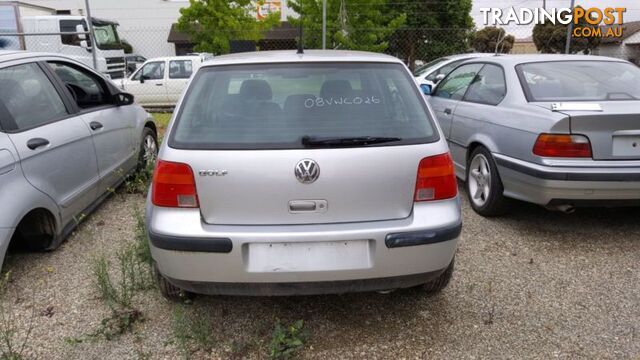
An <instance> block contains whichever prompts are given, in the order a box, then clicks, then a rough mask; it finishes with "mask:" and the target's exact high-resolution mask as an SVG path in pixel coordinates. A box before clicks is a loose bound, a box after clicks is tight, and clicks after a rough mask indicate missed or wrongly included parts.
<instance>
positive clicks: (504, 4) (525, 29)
mask: <svg viewBox="0 0 640 360" xmlns="http://www.w3.org/2000/svg"><path fill="white" fill-rule="evenodd" d="M542 3H543V0H473V10H472V11H471V15H472V16H473V20H474V21H475V23H476V27H478V28H482V27H484V24H483V22H484V19H483V16H482V14H481V13H480V8H485V7H488V8H490V7H493V8H496V7H498V8H502V9H509V8H510V7H511V6H513V7H515V8H516V9H518V8H521V7H526V8H531V9H532V8H539V7H542ZM570 5H571V0H547V9H550V8H568V7H569V6H570ZM578 5H579V6H582V7H584V8H590V7H597V8H607V7H613V8H617V7H624V8H627V12H626V13H625V14H624V21H625V22H629V21H638V20H640V1H639V0H576V6H578ZM531 29H532V26H505V30H506V31H507V32H508V33H511V34H513V35H514V36H515V37H516V38H525V37H529V36H531Z"/></svg>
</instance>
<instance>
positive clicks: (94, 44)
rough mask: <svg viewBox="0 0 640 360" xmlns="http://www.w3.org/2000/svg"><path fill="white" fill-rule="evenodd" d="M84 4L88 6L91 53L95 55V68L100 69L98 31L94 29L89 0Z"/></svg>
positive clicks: (85, 0)
mask: <svg viewBox="0 0 640 360" xmlns="http://www.w3.org/2000/svg"><path fill="white" fill-rule="evenodd" d="M84 6H85V7H86V8H87V26H89V38H90V39H91V55H92V57H93V70H96V71H98V57H97V56H98V55H97V54H96V50H97V49H98V42H97V41H96V33H95V31H94V29H93V21H92V20H91V9H90V8H89V0H84Z"/></svg>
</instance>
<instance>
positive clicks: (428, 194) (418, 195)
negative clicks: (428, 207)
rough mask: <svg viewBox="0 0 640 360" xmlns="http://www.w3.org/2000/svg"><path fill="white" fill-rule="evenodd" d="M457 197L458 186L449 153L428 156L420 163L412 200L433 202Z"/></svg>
mask: <svg viewBox="0 0 640 360" xmlns="http://www.w3.org/2000/svg"><path fill="white" fill-rule="evenodd" d="M456 195H458V184H457V182H456V174H455V171H454V168H453V161H451V156H450V155H449V153H446V154H440V155H436V156H430V157H427V158H424V159H422V160H421V161H420V165H419V166H418V179H417V181H416V191H415V195H414V200H415V201H416V202H420V201H434V200H444V199H451V198H454V197H456Z"/></svg>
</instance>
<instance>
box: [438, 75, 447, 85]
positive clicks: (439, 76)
mask: <svg viewBox="0 0 640 360" xmlns="http://www.w3.org/2000/svg"><path fill="white" fill-rule="evenodd" d="M445 77H446V75H445V74H438V75H436V83H439V82H440V81H442V80H444V78H445Z"/></svg>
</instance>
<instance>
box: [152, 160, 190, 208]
mask: <svg viewBox="0 0 640 360" xmlns="http://www.w3.org/2000/svg"><path fill="white" fill-rule="evenodd" d="M151 201H152V202H153V204H154V205H156V206H162V207H179V208H197V207H198V206H199V205H198V192H197V191H196V181H195V179H194V178H193V171H192V170H191V167H190V166H189V165H187V164H182V163H176V162H170V161H162V160H158V163H157V164H156V169H155V171H154V172H153V193H152V195H151Z"/></svg>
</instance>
